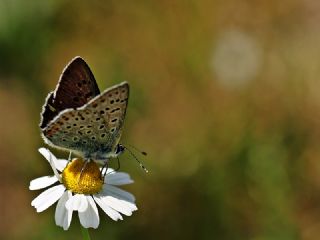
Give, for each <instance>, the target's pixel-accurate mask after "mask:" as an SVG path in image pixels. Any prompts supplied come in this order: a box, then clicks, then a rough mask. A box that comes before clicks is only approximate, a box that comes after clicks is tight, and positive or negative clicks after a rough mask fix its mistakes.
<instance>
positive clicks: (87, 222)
mask: <svg viewBox="0 0 320 240" xmlns="http://www.w3.org/2000/svg"><path fill="white" fill-rule="evenodd" d="M39 152H40V153H41V154H42V155H43V156H44V157H45V158H46V159H47V161H48V162H49V163H50V165H51V167H52V170H53V172H54V175H53V176H44V177H40V178H36V179H34V180H32V181H31V182H30V186H29V189H30V190H39V189H44V188H47V187H49V186H50V188H48V189H46V190H45V191H44V192H42V193H41V194H40V195H39V196H37V197H36V198H35V199H34V200H33V201H32V202H31V205H32V206H33V207H35V208H36V210H37V212H42V211H44V210H46V209H47V208H48V207H50V206H51V205H53V204H54V203H55V202H57V201H58V204H57V206H56V211H55V222H56V224H57V225H58V226H61V227H63V229H64V230H67V229H68V228H69V226H70V223H71V220H72V213H73V211H78V215H79V219H80V223H81V225H82V226H83V227H84V228H97V227H98V226H99V222H100V219H99V214H98V208H97V205H98V206H99V207H100V208H101V209H102V210H103V211H104V212H105V213H106V214H107V215H108V216H109V217H110V218H111V219H113V220H115V221H117V220H119V219H120V220H122V219H123V218H122V215H121V214H123V215H126V216H130V215H131V214H132V212H133V211H135V210H137V207H136V205H135V197H134V196H133V195H132V194H131V193H128V192H126V191H124V190H122V189H120V188H118V187H117V186H120V185H125V184H130V183H133V180H132V179H131V178H130V176H129V175H128V174H127V173H124V172H114V170H113V169H111V168H108V169H107V172H106V174H104V173H101V169H100V168H99V167H98V165H97V164H96V163H95V162H94V161H90V162H87V163H85V162H84V161H83V160H82V159H80V158H76V159H73V160H72V161H71V162H70V163H69V164H68V161H67V160H64V159H57V158H56V157H55V156H54V155H53V154H52V153H51V152H50V151H49V150H48V149H45V148H40V149H39ZM84 164H86V165H85V167H84V168H83V166H84ZM82 169H83V171H82V173H81V170H82ZM102 176H104V178H103V177H102ZM52 185H54V186H52Z"/></svg>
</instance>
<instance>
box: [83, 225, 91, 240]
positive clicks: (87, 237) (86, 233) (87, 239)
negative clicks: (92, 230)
mask: <svg viewBox="0 0 320 240" xmlns="http://www.w3.org/2000/svg"><path fill="white" fill-rule="evenodd" d="M81 232H82V236H83V239H84V240H91V238H90V234H89V230H88V228H84V227H81Z"/></svg>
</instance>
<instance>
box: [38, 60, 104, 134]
mask: <svg viewBox="0 0 320 240" xmlns="http://www.w3.org/2000/svg"><path fill="white" fill-rule="evenodd" d="M99 94H100V90H99V88H98V85H97V83H96V80H95V78H94V76H93V74H92V72H91V70H90V68H89V66H88V65H87V63H86V62H85V61H84V60H83V59H82V58H81V57H75V58H74V59H73V60H71V62H70V63H69V64H68V65H67V66H66V68H65V69H64V70H63V72H62V74H61V76H60V80H59V83H58V85H57V87H56V89H55V90H54V91H53V92H51V93H49V95H48V97H47V99H46V102H45V104H44V106H43V108H42V113H41V121H40V128H41V129H44V128H46V127H47V125H48V123H49V122H50V121H51V120H52V119H54V118H55V117H56V116H57V115H58V114H59V113H60V112H61V111H63V110H65V109H68V108H78V107H81V106H83V105H84V104H86V103H88V101H89V100H90V99H92V98H94V97H95V96H97V95H99Z"/></svg>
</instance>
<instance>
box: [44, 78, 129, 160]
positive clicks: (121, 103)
mask: <svg viewBox="0 0 320 240" xmlns="http://www.w3.org/2000/svg"><path fill="white" fill-rule="evenodd" d="M128 97H129V85H128V83H126V82H123V83H121V84H119V85H116V86H114V87H111V88H109V89H107V90H105V91H104V92H103V93H101V95H99V96H96V97H95V98H94V99H92V100H91V101H90V102H89V103H88V104H86V105H84V106H82V107H80V108H77V109H67V110H65V111H63V112H61V113H60V114H59V115H58V116H57V117H56V118H55V119H54V120H53V121H52V122H50V123H49V125H48V127H47V128H46V129H45V130H44V131H43V135H44V136H45V140H47V143H49V144H51V145H54V146H56V147H60V148H63V149H68V150H73V151H76V152H79V153H81V154H82V155H83V156H84V157H85V158H91V159H97V160H99V159H104V158H106V157H107V156H108V154H110V153H113V152H114V150H115V146H116V145H117V143H118V142H119V139H120V136H121V130H122V126H123V123H124V118H125V115H126V109H127V105H128Z"/></svg>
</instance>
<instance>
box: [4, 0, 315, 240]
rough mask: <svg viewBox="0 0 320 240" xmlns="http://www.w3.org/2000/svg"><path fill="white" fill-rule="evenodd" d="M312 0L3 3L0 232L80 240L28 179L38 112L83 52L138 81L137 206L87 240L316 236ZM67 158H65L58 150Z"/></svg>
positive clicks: (105, 81) (129, 125)
mask: <svg viewBox="0 0 320 240" xmlns="http://www.w3.org/2000/svg"><path fill="white" fill-rule="evenodd" d="M319 22H320V4H319V2H318V1H317V0H300V1H299V0H283V1H277V0H268V1H267V0H258V1H253V0H244V1H237V0H162V1H147V0H144V1H132V0H124V1H115V0H112V1H109V0H108V1H99V0H91V1H62V0H47V1H24V0H1V1H0V110H1V118H0V133H1V141H0V158H1V161H0V167H1V168H0V169H1V171H0V174H1V175H0V176H1V181H0V186H1V198H0V205H1V207H0V211H1V212H0V238H1V239H41V240H43V239H81V231H80V228H79V220H78V219H77V215H76V214H74V219H73V222H72V225H71V227H70V229H69V230H68V231H66V232H65V231H63V230H62V229H61V228H60V227H57V226H55V223H54V209H55V208H54V207H51V208H50V209H49V210H47V211H45V212H43V213H41V214H38V213H36V211H35V209H33V208H32V207H31V205H30V202H31V201H32V199H33V198H34V197H36V196H37V194H39V193H40V192H39V191H36V192H31V191H29V190H28V186H29V181H30V180H31V179H33V178H35V177H39V176H43V175H46V174H51V170H50V168H49V166H48V164H47V162H46V161H45V160H44V159H43V158H42V156H41V155H40V154H39V153H38V151H37V149H38V148H39V147H42V146H45V144H44V142H43V141H42V139H41V137H40V131H39V127H38V123H39V118H40V111H41V107H42V105H43V103H44V99H45V97H46V95H47V94H48V92H49V91H51V90H53V89H54V88H55V85H56V83H57V81H58V78H59V75H60V73H61V71H62V69H63V68H64V66H65V65H66V64H67V63H68V62H69V61H70V60H71V59H72V58H73V57H74V56H77V55H80V56H82V57H83V58H84V59H86V61H87V62H88V64H89V65H90V67H91V69H92V71H93V73H94V74H95V77H96V79H97V81H98V84H99V86H100V89H102V90H103V89H105V88H107V87H109V86H111V85H113V84H116V83H119V82H121V81H124V80H127V81H128V82H129V83H130V86H131V96H130V101H129V108H128V112H127V113H128V114H127V117H126V123H125V130H124V135H123V138H122V140H123V142H126V143H130V144H132V145H134V146H136V147H139V148H142V149H143V150H146V151H147V152H148V153H149V155H148V156H147V157H146V158H144V157H139V158H140V160H141V161H143V162H144V163H145V165H146V166H147V167H148V168H149V170H150V173H149V174H145V173H144V172H143V171H142V170H141V169H140V168H139V166H138V165H137V164H136V163H135V162H134V161H133V160H132V157H131V156H130V155H129V154H125V155H124V156H123V157H122V161H121V163H122V164H121V169H122V170H123V171H127V172H129V173H130V174H131V175H132V177H133V178H134V180H135V184H133V185H130V186H127V187H126V189H127V190H128V191H130V192H132V193H133V194H134V195H135V196H136V198H137V205H138V208H139V210H138V211H137V212H134V214H133V216H131V217H125V220H124V221H121V222H113V221H112V220H111V219H108V218H107V217H106V216H105V215H104V214H102V215H101V223H100V227H99V228H98V229H97V230H90V233H91V235H92V239H109V240H110V239H218V240H222V239H227V240H229V239H231V240H233V239H252V240H266V239H272V240H277V239H279V240H280V239H281V240H286V239H288V240H289V239H290V240H291V239H306V240H311V239H320V191H319V190H320V122H319V120H318V117H320V97H319V96H320V95H319V93H320V82H319V74H320V45H319V42H320V28H319ZM55 153H56V154H58V156H60V157H67V153H64V152H57V151H56V152H55Z"/></svg>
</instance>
